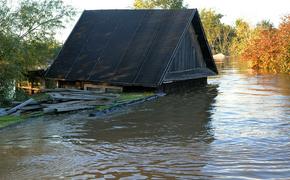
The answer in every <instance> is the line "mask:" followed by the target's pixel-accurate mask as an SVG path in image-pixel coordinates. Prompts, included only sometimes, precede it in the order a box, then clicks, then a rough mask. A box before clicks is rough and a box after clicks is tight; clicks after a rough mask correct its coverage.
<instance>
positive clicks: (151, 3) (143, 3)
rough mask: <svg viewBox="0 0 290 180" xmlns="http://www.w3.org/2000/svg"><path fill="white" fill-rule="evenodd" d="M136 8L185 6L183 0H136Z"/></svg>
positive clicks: (180, 7)
mask: <svg viewBox="0 0 290 180" xmlns="http://www.w3.org/2000/svg"><path fill="white" fill-rule="evenodd" d="M134 7H135V8H136V9H153V8H162V9H182V8H185V6H184V5H183V0H135V1H134Z"/></svg>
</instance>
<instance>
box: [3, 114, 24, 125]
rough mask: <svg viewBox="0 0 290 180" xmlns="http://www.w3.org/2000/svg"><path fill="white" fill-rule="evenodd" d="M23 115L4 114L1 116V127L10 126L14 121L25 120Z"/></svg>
mask: <svg viewBox="0 0 290 180" xmlns="http://www.w3.org/2000/svg"><path fill="white" fill-rule="evenodd" d="M23 120H24V119H23V117H21V116H10V115H9V116H2V117H0V128H3V127H6V126H9V125H11V124H14V123H18V122H21V121H23Z"/></svg>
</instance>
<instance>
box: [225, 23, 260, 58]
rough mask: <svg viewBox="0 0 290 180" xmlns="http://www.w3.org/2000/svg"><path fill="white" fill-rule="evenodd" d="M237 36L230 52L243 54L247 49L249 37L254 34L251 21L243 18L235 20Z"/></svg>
mask: <svg viewBox="0 0 290 180" xmlns="http://www.w3.org/2000/svg"><path fill="white" fill-rule="evenodd" d="M234 30H235V37H234V38H233V40H232V43H231V46H230V52H231V54H232V55H237V56H239V55H241V54H242V53H243V51H244V50H245V48H246V46H247V44H248V41H249V39H250V38H251V36H253V34H254V33H253V31H252V30H251V28H250V25H249V23H247V22H246V21H244V20H243V19H237V20H236V22H235V27H234Z"/></svg>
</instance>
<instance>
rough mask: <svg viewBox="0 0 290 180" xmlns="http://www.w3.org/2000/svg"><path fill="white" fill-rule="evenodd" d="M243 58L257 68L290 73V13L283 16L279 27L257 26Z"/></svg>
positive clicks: (243, 53)
mask: <svg viewBox="0 0 290 180" xmlns="http://www.w3.org/2000/svg"><path fill="white" fill-rule="evenodd" d="M241 58H242V59H243V60H248V61H250V62H251V67H252V68H253V69H256V70H266V71H268V72H274V73H279V72H286V73H290V15H288V16H286V17H284V18H283V20H282V23H281V24H280V26H279V28H278V29H276V28H273V27H272V26H268V25H267V26H262V28H261V26H257V27H256V28H255V29H254V35H253V36H252V37H251V38H250V39H249V40H248V42H247V43H246V46H245V47H244V49H243V51H242V53H241Z"/></svg>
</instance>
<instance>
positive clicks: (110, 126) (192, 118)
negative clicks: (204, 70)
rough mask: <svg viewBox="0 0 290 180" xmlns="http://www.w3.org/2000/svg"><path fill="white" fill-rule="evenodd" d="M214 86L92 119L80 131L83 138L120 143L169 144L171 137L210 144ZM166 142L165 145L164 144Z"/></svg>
mask: <svg viewBox="0 0 290 180" xmlns="http://www.w3.org/2000/svg"><path fill="white" fill-rule="evenodd" d="M216 96H217V85H208V86H206V87H200V88H196V89H194V90H192V91H191V92H187V93H182V94H181V93H179V94H171V95H169V96H166V97H162V98H161V99H159V100H157V101H153V102H148V103H146V104H144V105H140V106H137V107H135V108H133V110H131V112H129V113H128V114H127V113H125V114H123V115H119V116H116V117H114V116H113V117H110V118H108V119H92V120H90V121H87V122H86V123H85V124H84V126H83V128H84V129H86V130H87V133H86V135H85V136H86V138H93V139H96V140H100V141H108V142H119V141H123V140H125V141H127V140H128V139H138V138H140V139H148V140H150V141H162V142H164V139H163V138H165V139H167V140H166V141H167V142H168V141H170V138H173V139H174V142H176V138H179V139H180V140H186V139H188V140H192V139H195V140H197V141H206V142H211V141H212V139H213V130H212V129H211V122H210V120H211V110H212V104H213V103H214V101H215V97H216ZM166 141H165V142H166Z"/></svg>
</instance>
